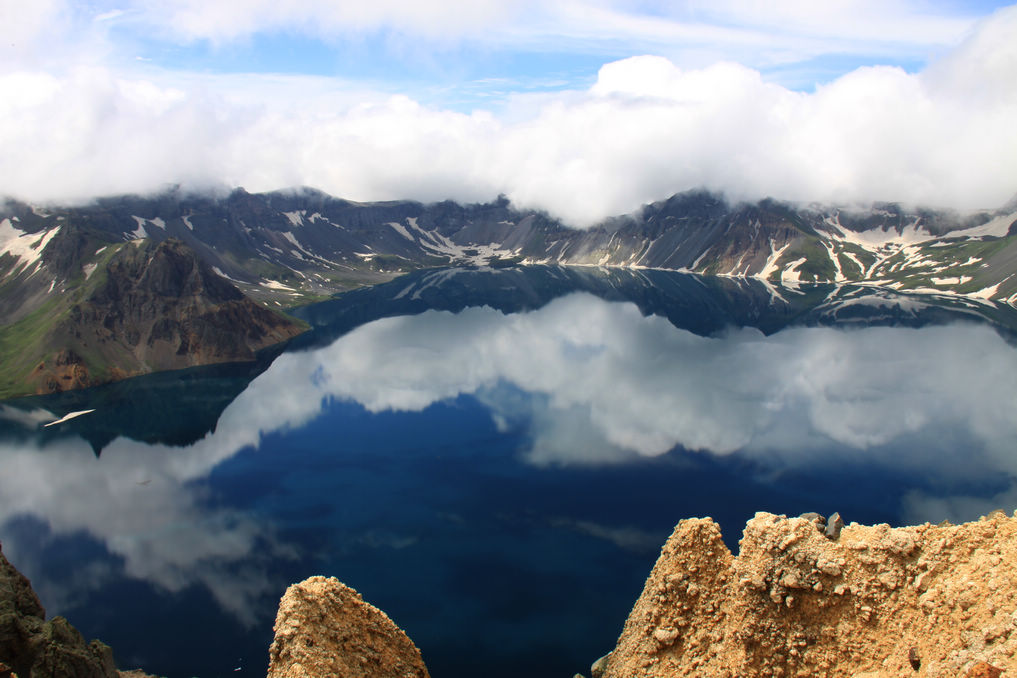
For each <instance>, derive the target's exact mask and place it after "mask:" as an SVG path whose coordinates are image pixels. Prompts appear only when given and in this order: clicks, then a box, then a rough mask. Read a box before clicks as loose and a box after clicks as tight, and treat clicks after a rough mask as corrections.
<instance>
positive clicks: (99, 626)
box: [0, 269, 1017, 678]
mask: <svg viewBox="0 0 1017 678" xmlns="http://www.w3.org/2000/svg"><path fill="white" fill-rule="evenodd" d="M619 276H620V274H613V273H612V274H597V273H595V272H583V273H582V274H578V273H575V272H570V271H564V270H559V269H552V270H543V269H530V270H526V271H524V272H522V273H520V271H518V270H511V271H503V272H480V271H478V272H457V273H455V274H451V275H449V274H446V275H444V276H434V275H431V277H428V275H425V274H421V275H418V276H417V277H415V278H409V279H405V280H397V281H395V282H394V283H391V284H389V285H386V286H382V287H379V288H375V289H373V290H367V291H364V292H362V293H358V294H351V295H347V296H346V297H343V298H341V299H339V300H337V301H333V302H327V303H326V304H324V305H320V306H318V307H314V308H311V309H307V310H306V311H305V312H304V313H305V317H307V318H309V319H310V320H311V321H312V322H313V323H314V324H315V326H316V330H315V332H313V333H312V334H310V335H308V336H307V337H304V338H302V339H301V340H300V341H298V342H295V343H294V345H292V346H291V347H290V350H289V351H287V352H286V353H283V354H282V355H279V356H276V355H267V356H265V357H264V359H263V360H262V362H261V363H259V364H255V365H243V366H219V367H213V368H204V369H198V370H188V371H185V372H180V373H173V374H164V375H155V376H153V377H149V378H142V379H136V380H131V381H130V382H125V383H123V384H117V385H112V386H109V387H105V388H101V389H92V390H90V391H86V392H81V393H76V394H64V395H61V396H55V397H50V398H33V399H23V400H20V401H14V402H10V403H7V404H6V405H5V409H3V410H2V416H3V418H2V419H0V421H2V422H3V427H2V429H0V464H2V466H0V468H2V469H3V474H2V478H0V542H2V544H3V551H4V553H5V554H6V555H7V556H8V558H9V559H10V560H11V561H12V562H13V563H14V564H15V565H16V566H17V567H19V568H20V569H21V570H22V571H24V572H25V573H26V574H28V575H29V576H30V577H31V579H32V581H33V584H34V585H35V587H36V589H37V591H38V592H39V594H40V596H41V597H42V600H43V603H44V604H45V605H46V607H47V610H48V611H49V612H50V613H51V614H63V615H65V616H67V617H68V618H69V619H70V620H71V621H72V623H74V624H75V625H76V626H77V627H78V628H79V629H80V630H81V631H82V632H83V633H84V634H85V635H86V637H89V638H91V637H99V638H101V639H103V640H104V641H105V642H107V643H109V644H111V645H112V646H113V648H114V650H115V651H116V654H117V659H118V663H119V664H120V666H121V667H123V668H130V667H142V668H145V669H146V670H148V671H151V672H154V673H158V674H161V675H167V676H170V677H171V678H176V677H178V676H183V677H186V676H192V675H197V676H202V677H212V676H227V675H228V676H257V675H264V672H265V668H266V665H267V650H268V645H269V643H270V641H271V626H272V622H273V619H274V613H275V607H276V604H277V602H278V598H279V597H280V596H281V595H282V593H283V591H284V590H285V588H286V586H287V585H288V584H290V583H292V582H295V581H298V580H301V579H303V578H305V577H308V576H311V575H314V574H324V575H328V576H335V577H338V578H339V579H340V580H342V581H344V582H345V583H347V584H349V585H351V586H353V587H354V588H356V589H357V590H359V591H360V592H361V593H362V594H363V595H364V597H365V599H367V600H368V601H370V602H372V603H373V604H375V605H377V606H378V607H380V608H381V609H383V610H385V611H386V612H387V613H388V614H389V616H391V617H392V618H393V619H394V620H395V621H396V622H397V623H398V624H399V625H400V626H402V627H403V628H404V629H405V630H406V631H407V633H408V634H409V635H410V637H411V638H413V640H414V641H415V642H416V643H417V645H418V646H419V647H420V648H421V651H422V653H423V656H424V659H425V661H426V663H427V664H428V667H429V668H430V670H431V673H432V675H434V676H435V677H436V678H447V677H456V676H476V675H487V676H494V677H497V676H518V675H527V676H533V677H536V678H539V677H541V676H548V677H550V676H567V675H573V674H574V673H576V672H585V671H586V670H587V669H588V667H589V664H590V663H591V662H592V661H593V660H594V659H596V658H597V657H599V656H600V655H602V654H604V653H605V652H607V651H608V650H610V648H611V647H612V646H613V644H614V641H615V639H616V638H617V635H618V633H619V632H620V631H621V627H622V624H623V622H624V620H625V617H626V615H627V614H628V611H629V609H630V608H631V606H632V604H633V602H634V601H635V599H636V597H637V596H638V594H639V592H640V590H641V588H642V583H643V581H644V579H645V577H646V575H647V574H648V573H649V570H650V568H651V567H652V565H653V563H654V561H655V560H656V557H657V554H658V552H659V549H660V546H661V545H662V544H663V542H664V540H665V539H666V538H667V536H668V535H669V534H670V532H671V530H672V528H673V526H674V525H675V523H677V522H678V521H679V520H681V519H682V518H686V517H691V516H704V515H709V516H712V517H713V518H714V519H716V520H717V521H718V522H719V523H720V524H721V526H722V529H723V531H724V535H725V539H726V540H727V542H728V544H729V546H730V547H732V548H737V541H738V539H739V538H740V536H741V530H742V527H743V526H744V523H745V521H746V520H747V519H748V518H750V517H751V516H752V515H753V514H754V513H755V512H756V511H770V512H774V513H785V514H789V515H797V514H799V513H802V512H804V511H812V510H815V511H819V512H821V513H827V514H828V513H831V512H833V511H839V512H840V513H841V514H842V515H843V516H844V518H845V519H846V520H847V521H852V520H854V521H858V522H863V523H878V522H888V523H891V524H900V523H903V522H912V521H917V520H937V521H938V520H940V519H943V518H951V519H954V520H960V519H970V518H972V517H976V516H977V515H979V513H980V512H981V513H984V512H986V511H987V510H989V509H991V508H995V507H996V506H997V505H998V506H1001V507H1003V508H1006V509H1008V510H1013V508H1014V506H1012V505H1010V504H1012V503H1013V499H1012V497H1014V496H1017V492H1015V490H1014V487H1015V486H1014V477H1015V473H1017V460H1015V459H1014V451H1015V448H1017V446H1015V444H1014V443H1015V442H1017V428H1015V424H1014V423H1013V422H1012V421H1010V419H1011V417H1010V413H1012V412H1013V411H1014V406H1015V405H1017V379H1015V378H1014V377H1015V376H1017V355H1015V353H1017V352H1015V351H1014V349H1013V347H1012V345H1011V344H1010V343H1008V342H1009V341H1010V339H1009V337H1010V335H1009V334H1008V330H1007V329H1006V328H1005V327H993V326H990V325H988V324H986V323H985V322H974V321H975V320H977V319H978V318H977V317H976V316H975V315H973V314H972V312H971V310H970V309H969V308H968V307H967V306H965V305H964V304H960V305H958V304H956V303H953V304H952V305H951V304H949V303H948V304H945V305H944V304H941V303H939V301H937V300H928V299H923V300H921V303H920V304H919V303H917V302H916V300H915V298H901V299H900V300H899V302H900V303H896V302H897V300H895V299H893V298H892V297H889V296H886V295H883V296H878V297H872V296H871V294H872V293H871V291H850V290H839V291H831V289H801V290H782V291H778V292H783V294H782V295H781V296H780V297H779V298H775V297H774V296H773V294H772V293H771V291H769V290H767V289H765V288H764V287H762V286H755V287H754V286H752V285H747V284H742V283H718V282H716V281H703V280H702V279H697V278H695V277H694V276H681V275H679V274H668V275H664V274H661V273H660V272H657V273H653V275H652V276H650V275H649V274H647V275H639V276H637V275H635V274H633V275H630V276H629V277H619ZM834 302H836V303H834ZM824 304H825V306H824ZM428 309H431V310H428ZM989 310H991V311H992V312H991V313H989V314H984V313H983V314H981V316H984V315H990V316H992V317H994V318H996V319H999V317H1000V314H1003V315H1005V313H1006V309H997V308H992V309H989ZM93 407H94V408H95V409H96V411H95V412H93V413H90V414H87V415H83V416H81V417H79V418H77V419H73V420H71V421H68V422H67V423H65V424H61V425H59V426H55V427H52V428H40V427H39V422H42V421H48V420H50V419H53V418H56V417H57V416H61V415H63V414H65V413H67V412H70V411H76V410H82V409H90V408H93ZM33 413H34V414H33ZM47 417H48V418H47Z"/></svg>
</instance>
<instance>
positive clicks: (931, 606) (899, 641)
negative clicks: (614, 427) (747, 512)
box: [603, 512, 1017, 678]
mask: <svg viewBox="0 0 1017 678" xmlns="http://www.w3.org/2000/svg"><path fill="white" fill-rule="evenodd" d="M1015 651H1017V519H1014V518H1008V517H1006V516H1005V515H1004V514H1003V513H1002V512H997V513H996V514H994V515H992V516H990V517H988V518H983V519H982V520H981V521H979V522H973V523H966V524H964V525H956V526H954V525H944V526H938V527H937V526H932V525H919V526H915V527H901V528H896V529H891V528H890V527H889V526H887V525H875V526H871V527H868V526H861V525H857V524H854V523H852V524H850V525H847V526H845V527H844V528H843V529H842V530H841V532H840V535H839V538H837V539H836V540H833V539H828V538H827V537H826V536H825V535H824V533H823V531H822V526H821V525H817V523H816V522H815V521H814V520H812V519H809V518H804V517H803V518H790V519H789V518H785V517H784V516H775V515H772V514H768V513H759V514H756V517H755V518H753V519H752V520H750V521H749V522H748V524H747V525H746V527H745V533H744V536H743V537H742V540H741V542H740V549H739V555H738V557H737V558H735V557H734V556H732V554H731V553H730V551H728V549H727V547H726V546H725V545H724V543H723V541H722V540H721V534H720V529H719V528H718V527H717V525H716V524H715V523H714V522H713V521H712V520H711V519H709V518H706V519H690V520H684V521H682V522H681V523H679V524H678V526H677V527H676V528H675V530H674V533H673V534H672V535H671V537H670V538H669V539H668V541H667V543H666V544H665V545H664V549H663V551H662V553H661V555H660V558H659V559H658V560H657V563H656V565H655V566H654V568H653V571H652V572H651V574H650V577H649V579H648V580H647V582H646V586H645V588H644V590H643V593H642V595H641V596H640V598H639V600H638V601H637V602H636V604H635V607H634V608H633V609H632V613H631V614H630V615H629V618H628V620H627V621H626V623H625V628H624V630H623V632H622V635H621V637H620V639H619V641H618V645H617V647H616V649H615V650H614V652H612V653H611V655H610V656H609V658H608V662H607V667H606V670H605V672H604V674H603V675H604V676H605V678H623V677H624V678H631V677H634V676H647V677H658V676H659V677H661V678H663V677H664V676H667V677H669V678H670V677H672V676H731V677H734V676H741V677H747V676H760V677H762V676H806V675H810V676H817V675H821V676H855V677H856V678H861V676H866V678H877V677H883V676H885V677H889V676H908V675H915V676H943V677H945V676H951V677H955V676H964V675H967V674H968V672H969V671H975V672H976V673H974V674H971V675H988V674H983V673H977V672H978V671H984V670H985V668H984V667H985V666H989V667H991V668H992V669H993V670H995V671H998V670H999V669H1002V670H1003V671H1004V675H1009V673H1010V672H1014V673H1017V659H1015V656H1014V655H1015ZM996 675H998V673H997V674H996Z"/></svg>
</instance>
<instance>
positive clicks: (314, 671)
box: [268, 577, 428, 678]
mask: <svg viewBox="0 0 1017 678" xmlns="http://www.w3.org/2000/svg"><path fill="white" fill-rule="evenodd" d="M268 675H269V678H310V677H312V676H342V677H343V678H428V673H427V669H426V668H425V667H424V662H423V660H422V659H421V657H420V651H419V650H418V649H417V647H416V646H415V645H414V644H413V641H411V640H410V639H409V638H408V637H407V636H406V634H405V633H403V631H402V630H401V629H400V628H399V627H398V626H396V625H395V624H394V623H393V622H392V620H391V619H389V618H388V616H387V615H386V614H385V613H384V612H382V611H381V610H379V609H377V608H376V607H374V606H372V605H370V604H368V603H366V602H364V600H363V598H361V597H360V594H359V593H357V592H356V591H354V590H353V589H351V588H349V587H348V586H345V585H344V584H342V583H341V582H340V581H339V580H338V579H335V578H329V579H326V578H325V577H311V578H310V579H307V580H305V581H303V582H300V583H299V584H294V585H293V586H291V587H289V589H287V590H286V594H285V595H284V596H283V598H282V600H281V601H280V602H279V612H278V614H277V615H276V619H275V640H274V641H272V647H271V649H270V650H269V668H268Z"/></svg>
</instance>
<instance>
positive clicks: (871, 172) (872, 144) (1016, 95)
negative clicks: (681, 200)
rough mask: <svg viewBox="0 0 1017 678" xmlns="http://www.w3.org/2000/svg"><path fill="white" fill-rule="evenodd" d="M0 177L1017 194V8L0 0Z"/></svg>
mask: <svg viewBox="0 0 1017 678" xmlns="http://www.w3.org/2000/svg"><path fill="white" fill-rule="evenodd" d="M0 49H2V50H3V52H2V54H3V56H2V58H0V194H3V195H9V196H12V197H15V198H18V199H22V200H27V201H30V202H36V203H46V202H60V203H68V202H85V201H88V200H89V199H92V198H94V197H97V196H102V195H111V194H119V193H127V192H132V193H149V192H156V191H160V190H165V189H166V188H168V187H170V186H174V185H181V186H183V187H184V188H187V189H194V190H204V189H209V188H211V189H215V190H225V189H229V188H233V187H237V186H242V187H244V188H246V189H247V190H249V191H269V190H277V189H286V188H291V187H297V186H311V187H315V188H318V189H321V190H324V191H326V192H328V193H331V194H333V195H336V196H340V197H344V198H348V199H353V200H365V201H366V200H385V199H416V200H422V201H435V200H443V199H454V200H459V201H464V202H475V201H487V200H491V199H494V198H495V197H497V196H498V195H505V196H507V197H508V198H509V199H510V200H512V202H513V203H514V204H515V205H516V206H517V207H520V208H525V209H531V208H532V209H541V210H545V211H547V212H549V213H551V214H552V215H554V216H557V217H560V218H562V219H564V220H565V221H566V222H567V223H570V224H571V225H574V226H580V227H582V226H588V225H590V224H593V223H596V221H598V220H599V219H603V218H604V217H607V216H610V215H614V214H621V213H626V212H631V211H633V210H635V209H637V208H638V207H639V206H640V205H642V204H644V203H647V202H652V201H655V200H660V199H664V198H666V197H668V196H670V195H672V194H674V193H677V192H680V191H683V190H689V189H694V188H706V189H709V190H713V191H718V192H723V193H724V194H726V195H727V196H728V197H729V198H731V199H734V200H740V199H751V200H755V199H759V198H763V197H774V198H778V199H783V200H792V201H801V202H826V203H838V204H867V203H870V202H872V201H883V200H888V201H899V202H904V203H907V204H912V205H916V204H920V205H927V206H935V207H950V208H955V209H960V210H969V209H978V208H995V207H999V206H1001V205H1003V204H1004V203H1006V202H1007V201H1009V200H1010V199H1011V198H1013V197H1014V196H1015V195H1017V125H1015V124H1013V122H1014V121H1015V120H1017V84H1015V83H1017V5H1015V6H1007V5H1004V4H1001V3H996V2H957V1H952V0H950V1H948V0H882V1H876V0H853V1H852V2H848V1H846V0H829V1H827V2H818V3H817V2H814V1H807V0H786V1H784V2H776V3H759V2H755V1H753V0H711V1H710V2H706V1H705V0H686V1H684V2H679V1H675V2H664V1H662V0H630V1H625V0H558V1H553V0H552V1H547V2H537V1H535V0H445V1H444V2H431V1H428V0H415V1H413V2H410V1H408V0H373V1H372V2H370V3H362V2H357V3H353V2H332V1H327V0H289V1H287V2H278V0H247V1H246V2H238V1H237V0H177V1H156V0H123V1H122V2H117V1H115V0H92V1H83V2H81V1H79V2H69V1H67V0H37V1H35V2H31V3H26V2H23V1H21V0H0Z"/></svg>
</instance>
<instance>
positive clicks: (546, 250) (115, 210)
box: [0, 188, 1017, 397]
mask: <svg viewBox="0 0 1017 678" xmlns="http://www.w3.org/2000/svg"><path fill="white" fill-rule="evenodd" d="M538 263H539V264H556V265H564V266H573V267H574V266H594V267H604V268H625V269H632V270H640V269H663V270H675V271H684V272H692V273H697V274H701V275H705V276H723V277H729V278H737V279H748V278H752V279H755V280H757V281H759V282H761V283H762V284H763V285H764V286H769V287H770V288H771V291H772V292H773V294H774V295H777V296H780V295H781V294H782V292H781V291H780V290H784V292H783V293H784V294H786V290H787V289H789V288H790V289H794V288H796V287H797V286H801V285H802V284H803V283H833V284H847V283H853V284H860V285H866V286H872V287H878V288H888V289H893V290H897V291H900V292H904V293H908V292H910V293H916V294H935V295H941V296H949V297H951V298H955V299H965V300H968V301H969V302H971V303H975V304H985V305H997V304H1004V305H1007V306H1013V305H1014V304H1015V303H1017V275H1015V274H1017V200H1015V201H1011V203H1009V204H1008V205H1006V206H1003V207H1001V208H999V209H995V210H984V211H979V212H973V213H968V214H960V213H957V212H952V211H945V210H934V209H924V208H923V209H917V208H916V209H909V208H905V207H903V206H901V205H896V204H878V205H872V206H868V207H865V208H858V207H835V206H821V205H799V204H791V203H787V202H780V201H776V200H769V199H768V200H763V201H760V202H757V203H735V202H730V201H727V200H725V199H724V198H723V197H722V196H719V195H715V194H711V193H707V192H703V191H692V192H687V193H681V194H678V195H675V196H672V197H671V198H669V199H667V200H664V201H661V202H656V203H653V204H649V205H645V206H644V207H643V208H642V209H640V210H638V211H637V212H635V213H633V214H628V215H622V216H618V217H613V218H610V219H607V220H604V221H603V222H601V223H599V224H596V225H595V226H593V227H591V228H588V229H584V230H579V229H574V228H570V227H569V226H568V225H567V224H565V223H563V222H561V221H560V220H557V219H555V218H553V217H551V216H549V215H547V214H544V213H541V212H537V211H527V210H520V209H517V208H514V207H513V206H512V205H511V204H510V203H509V201H508V200H506V199H504V198H500V199H498V200H496V201H494V202H491V203H486V204H472V205H460V204H458V203H455V202H450V201H446V202H439V203H433V204H423V203H419V202H412V201H391V202H375V203H359V202H352V201H348V200H343V199H340V198H335V197H332V196H329V195H327V194H325V193H322V192H320V191H317V190H314V189H308V188H300V189H294V190H288V191H277V192H272V193H263V194H251V193H248V192H246V191H244V190H243V189H236V190H234V191H232V192H230V193H228V194H220V195H200V194H190V193H187V192H184V191H181V190H179V189H173V190H169V191H166V192H164V193H162V194H159V195H156V196H150V197H140V196H119V197H113V198H103V199H99V200H96V201H94V202H93V203H90V204H88V205H84V206H66V207H60V206H52V205H48V206H39V205H28V204H25V203H22V202H18V201H15V200H6V201H5V202H4V203H3V204H2V205H0V313H2V315H3V318H4V320H3V321H2V322H3V325H2V326H0V359H2V362H0V365H2V367H0V397H9V396H11V395H16V394H20V393H25V392H31V391H37V392H50V391H56V390H65V389H66V388H75V387H80V386H87V385H90V384H94V383H101V382H103V381H109V380H114V379H117V378H120V377H123V376H129V375H132V374H140V373H144V372H149V371H156V370H162V369H172V368H177V367H184V366H188V365H194V364H204V363H209V362H224V361H233V360H244V359H250V358H251V357H252V356H253V353H254V352H255V351H257V350H260V349H261V348H264V347H265V346H268V345H271V344H272V343H275V342H278V341H281V340H284V339H288V338H290V337H292V336H295V335H296V334H298V333H299V332H300V331H301V329H302V326H301V325H300V324H299V323H298V322H296V321H294V320H293V319H291V318H287V317H285V316H283V315H280V314H279V313H276V312H274V311H270V310H268V309H270V308H271V309H277V310H283V309H286V308H290V307H293V306H297V305H301V304H306V303H309V302H312V301H317V300H321V299H324V298H327V297H329V296H331V295H333V294H335V293H338V292H343V291H347V290H350V289H352V288H356V287H362V286H365V285H372V284H375V283H379V282H384V281H387V280H390V279H392V278H395V277H397V276H399V275H402V274H405V273H408V272H411V271H414V270H419V269H432V268H442V267H462V266H468V267H508V266H515V265H525V264H538ZM775 283H780V286H779V287H780V289H778V286H777V285H775Z"/></svg>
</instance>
